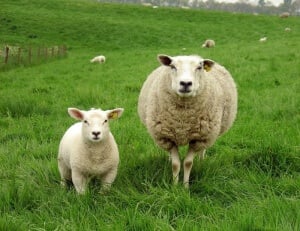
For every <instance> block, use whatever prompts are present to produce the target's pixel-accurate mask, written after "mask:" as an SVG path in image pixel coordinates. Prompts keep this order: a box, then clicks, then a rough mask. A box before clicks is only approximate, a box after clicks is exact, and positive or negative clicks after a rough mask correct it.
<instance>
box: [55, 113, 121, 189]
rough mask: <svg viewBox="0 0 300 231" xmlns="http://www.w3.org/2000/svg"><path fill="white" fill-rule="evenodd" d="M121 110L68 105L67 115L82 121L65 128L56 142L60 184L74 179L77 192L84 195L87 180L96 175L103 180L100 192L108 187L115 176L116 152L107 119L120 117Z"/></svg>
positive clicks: (117, 160) (117, 159)
mask: <svg viewBox="0 0 300 231" xmlns="http://www.w3.org/2000/svg"><path fill="white" fill-rule="evenodd" d="M123 110H124V109H123V108H117V109H113V110H107V111H102V110H101V109H91V110H89V111H82V110H79V109H77V108H68V113H69V115H70V116H71V117H73V118H75V119H77V120H80V121H81V122H78V123H75V124H74V125H72V126H71V127H70V128H69V129H68V130H67V131H66V133H65V134H64V136H63V137H62V139H61V142H60V145H59V151H58V169H59V172H60V176H61V183H62V185H65V184H66V182H68V181H69V182H73V184H74V186H75V189H76V191H77V192H78V193H79V194H83V193H84V192H85V190H86V187H87V183H88V180H89V179H90V178H91V177H97V178H99V179H100V180H101V182H102V189H101V192H104V191H106V190H108V189H109V188H110V185H111V184H112V183H113V182H114V180H115V178H116V175H117V170H118V164H119V151H118V146H117V144H116V141H115V139H114V137H113V135H112V134H111V132H110V129H109V124H108V121H109V120H110V119H116V118H119V117H120V116H121V115H122V113H123Z"/></svg>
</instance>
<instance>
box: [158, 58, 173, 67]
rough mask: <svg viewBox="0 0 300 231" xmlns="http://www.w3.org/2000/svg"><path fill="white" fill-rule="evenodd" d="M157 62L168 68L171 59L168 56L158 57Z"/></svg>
mask: <svg viewBox="0 0 300 231" xmlns="http://www.w3.org/2000/svg"><path fill="white" fill-rule="evenodd" d="M157 59H158V61H159V62H160V63H161V64H162V65H165V66H169V65H170V64H171V63H172V57H171V56H168V55H158V56H157Z"/></svg>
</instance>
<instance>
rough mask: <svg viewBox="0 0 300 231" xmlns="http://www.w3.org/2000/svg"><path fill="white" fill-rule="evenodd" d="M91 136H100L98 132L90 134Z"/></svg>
mask: <svg viewBox="0 0 300 231" xmlns="http://www.w3.org/2000/svg"><path fill="white" fill-rule="evenodd" d="M92 134H93V135H94V136H96V137H98V136H99V135H100V132H92Z"/></svg>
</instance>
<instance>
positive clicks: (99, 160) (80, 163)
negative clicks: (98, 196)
mask: <svg viewBox="0 0 300 231" xmlns="http://www.w3.org/2000/svg"><path fill="white" fill-rule="evenodd" d="M105 153H106V152H105V151H103V152H101V153H100V152H99V150H89V151H86V152H85V154H84V156H81V157H80V158H78V160H77V161H76V162H77V163H76V165H77V167H78V168H79V169H81V171H82V172H83V173H85V174H86V175H91V176H100V175H102V174H104V173H106V172H107V171H108V170H109V169H111V165H112V164H113V161H112V160H111V158H110V157H109V155H105Z"/></svg>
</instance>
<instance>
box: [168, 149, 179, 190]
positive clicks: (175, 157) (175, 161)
mask: <svg viewBox="0 0 300 231" xmlns="http://www.w3.org/2000/svg"><path fill="white" fill-rule="evenodd" d="M170 156H171V161H172V172H173V183H174V185H177V184H178V178H179V172H180V158H179V154H178V148H177V147H173V148H172V149H171V151H170Z"/></svg>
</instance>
